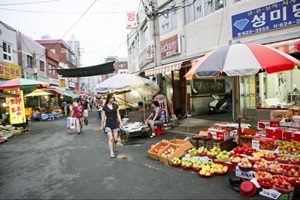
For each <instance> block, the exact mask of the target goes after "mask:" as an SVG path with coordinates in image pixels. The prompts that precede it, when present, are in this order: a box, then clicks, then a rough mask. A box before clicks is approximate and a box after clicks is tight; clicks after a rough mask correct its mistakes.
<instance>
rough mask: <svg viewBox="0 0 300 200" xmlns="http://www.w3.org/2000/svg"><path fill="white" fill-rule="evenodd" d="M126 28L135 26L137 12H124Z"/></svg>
mask: <svg viewBox="0 0 300 200" xmlns="http://www.w3.org/2000/svg"><path fill="white" fill-rule="evenodd" d="M126 15H127V18H126V28H127V29H134V28H137V14H136V12H127V13H126Z"/></svg>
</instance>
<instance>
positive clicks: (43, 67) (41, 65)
mask: <svg viewBox="0 0 300 200" xmlns="http://www.w3.org/2000/svg"><path fill="white" fill-rule="evenodd" d="M40 71H42V72H44V71H45V63H44V61H42V60H40Z"/></svg>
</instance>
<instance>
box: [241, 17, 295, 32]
mask: <svg viewBox="0 0 300 200" xmlns="http://www.w3.org/2000/svg"><path fill="white" fill-rule="evenodd" d="M295 24H300V19H297V20H296V21H288V22H282V23H279V24H274V25H273V28H283V27H286V26H291V25H295ZM268 30H270V27H269V26H265V27H260V28H256V29H253V30H248V31H243V32H241V33H238V36H245V35H251V34H255V33H260V32H265V31H268Z"/></svg>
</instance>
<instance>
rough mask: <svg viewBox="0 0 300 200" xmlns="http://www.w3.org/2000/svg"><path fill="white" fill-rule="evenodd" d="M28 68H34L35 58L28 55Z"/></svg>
mask: <svg viewBox="0 0 300 200" xmlns="http://www.w3.org/2000/svg"><path fill="white" fill-rule="evenodd" d="M27 67H28V68H33V58H32V56H30V55H27Z"/></svg>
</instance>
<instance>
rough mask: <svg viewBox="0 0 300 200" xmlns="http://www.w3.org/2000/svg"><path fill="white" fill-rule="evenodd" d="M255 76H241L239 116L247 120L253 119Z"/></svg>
mask: <svg viewBox="0 0 300 200" xmlns="http://www.w3.org/2000/svg"><path fill="white" fill-rule="evenodd" d="M255 109H256V103H255V75H249V76H241V80H240V112H241V113H240V114H241V115H242V116H244V117H245V118H248V119H255Z"/></svg>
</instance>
